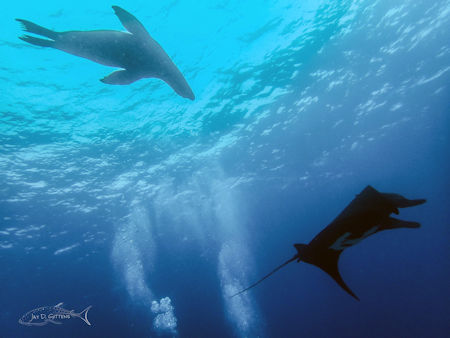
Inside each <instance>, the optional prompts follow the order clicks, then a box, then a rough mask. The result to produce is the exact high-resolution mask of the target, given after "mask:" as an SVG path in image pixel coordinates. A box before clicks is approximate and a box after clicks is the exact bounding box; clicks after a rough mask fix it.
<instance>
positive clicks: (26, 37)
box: [19, 35, 55, 47]
mask: <svg viewBox="0 0 450 338" xmlns="http://www.w3.org/2000/svg"><path fill="white" fill-rule="evenodd" d="M19 39H20V40H23V41H25V42H28V43H31V44H32V45H35V46H41V47H53V44H54V43H55V41H53V40H47V39H39V38H35V37H34V36H29V35H22V36H19Z"/></svg>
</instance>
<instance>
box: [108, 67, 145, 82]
mask: <svg viewBox="0 0 450 338" xmlns="http://www.w3.org/2000/svg"><path fill="white" fill-rule="evenodd" d="M140 78H141V77H140V76H138V75H136V73H133V72H130V71H128V70H126V69H122V70H116V71H114V72H112V73H111V74H109V75H107V76H105V77H104V78H103V79H100V81H102V82H103V83H107V84H112V85H127V84H130V83H133V82H135V81H137V80H139V79H140Z"/></svg>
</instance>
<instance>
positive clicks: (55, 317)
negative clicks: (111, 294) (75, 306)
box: [19, 303, 92, 326]
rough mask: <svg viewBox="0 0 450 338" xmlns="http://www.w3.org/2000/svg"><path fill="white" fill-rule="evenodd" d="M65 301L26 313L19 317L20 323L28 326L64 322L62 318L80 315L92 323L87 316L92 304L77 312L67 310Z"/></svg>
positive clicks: (87, 322) (86, 321)
mask: <svg viewBox="0 0 450 338" xmlns="http://www.w3.org/2000/svg"><path fill="white" fill-rule="evenodd" d="M62 305H63V303H59V304H56V305H55V306H43V307H40V308H37V309H34V310H31V311H28V312H27V313H25V314H24V315H23V316H22V317H20V319H19V324H22V325H26V326H44V325H47V324H48V323H52V324H57V325H59V324H62V322H61V320H66V319H71V318H75V317H78V318H80V319H81V320H82V321H84V322H85V323H86V324H87V325H89V326H90V325H91V323H89V320H88V318H87V314H88V311H89V309H90V308H91V307H92V305H90V306H88V307H87V308H85V309H84V310H83V311H81V312H79V313H77V312H75V310H66V309H64V308H62Z"/></svg>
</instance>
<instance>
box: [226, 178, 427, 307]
mask: <svg viewBox="0 0 450 338" xmlns="http://www.w3.org/2000/svg"><path fill="white" fill-rule="evenodd" d="M425 202H426V200H425V199H417V200H409V199H406V198H405V197H403V196H401V195H398V194H388V193H380V192H378V191H377V190H375V189H374V188H372V187H371V186H367V187H366V188H365V189H364V190H363V191H362V192H361V193H360V194H358V195H357V196H356V197H355V199H354V200H353V201H352V202H351V203H350V204H349V205H348V206H347V207H346V208H345V209H344V210H343V211H342V212H341V213H340V214H339V216H338V217H336V219H334V220H333V222H331V223H330V224H329V225H328V226H327V227H326V228H325V229H323V230H322V231H321V232H320V233H319V234H318V235H317V236H316V237H314V238H313V240H312V241H311V242H309V244H294V247H295V248H296V249H297V254H296V255H295V256H294V257H292V258H291V259H289V260H287V261H286V262H284V263H283V264H281V265H280V266H278V267H277V268H275V269H274V270H273V271H271V272H270V273H269V274H267V275H265V276H264V277H263V278H261V279H260V280H258V281H257V282H256V283H253V284H252V285H250V286H249V287H248V288H246V289H244V290H242V291H240V292H238V293H236V294H234V295H233V296H231V297H235V296H237V295H240V294H242V293H243V292H245V291H247V290H249V289H251V288H253V287H255V286H256V285H258V284H259V283H261V282H262V281H263V280H265V279H266V278H268V277H269V276H271V275H272V274H274V273H275V272H277V271H278V270H280V269H281V268H282V267H284V266H286V265H287V264H289V263H291V262H293V261H295V260H297V262H302V261H303V262H305V263H309V264H312V265H315V266H317V267H319V268H320V269H322V270H323V271H325V272H326V273H327V274H329V275H330V276H331V277H332V278H333V279H334V280H335V281H336V283H338V284H339V285H340V286H341V288H343V289H344V290H345V291H346V292H348V293H349V294H350V295H351V296H352V297H354V298H355V299H357V300H359V298H358V297H357V296H356V295H355V294H354V293H353V291H352V290H350V288H349V287H348V286H347V285H346V284H345V283H344V280H343V279H342V277H341V274H340V273H339V269H338V261H339V257H340V255H341V253H342V252H343V251H344V250H345V249H346V248H348V247H351V246H353V245H355V244H357V243H359V242H360V241H361V240H363V239H364V238H366V237H368V236H370V235H373V234H375V233H377V232H379V231H383V230H390V229H398V228H418V227H420V224H419V223H417V222H408V221H402V220H399V219H396V218H393V217H390V214H391V213H395V214H397V215H398V213H399V211H398V208H407V207H413V206H416V205H419V204H423V203H425Z"/></svg>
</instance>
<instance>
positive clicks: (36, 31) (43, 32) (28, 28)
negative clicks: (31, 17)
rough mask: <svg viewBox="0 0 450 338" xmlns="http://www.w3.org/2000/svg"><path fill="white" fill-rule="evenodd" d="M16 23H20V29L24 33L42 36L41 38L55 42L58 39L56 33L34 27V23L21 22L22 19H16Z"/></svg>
mask: <svg viewBox="0 0 450 338" xmlns="http://www.w3.org/2000/svg"><path fill="white" fill-rule="evenodd" d="M16 21H19V22H20V24H21V25H22V28H23V30H24V31H25V32H29V33H33V34H37V35H42V36H45V37H46V38H49V39H52V40H55V39H57V38H58V33H57V32H55V31H52V30H51V29H47V28H45V27H42V26H39V25H36V24H35V23H32V22H30V21H27V20H23V19H16Z"/></svg>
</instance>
